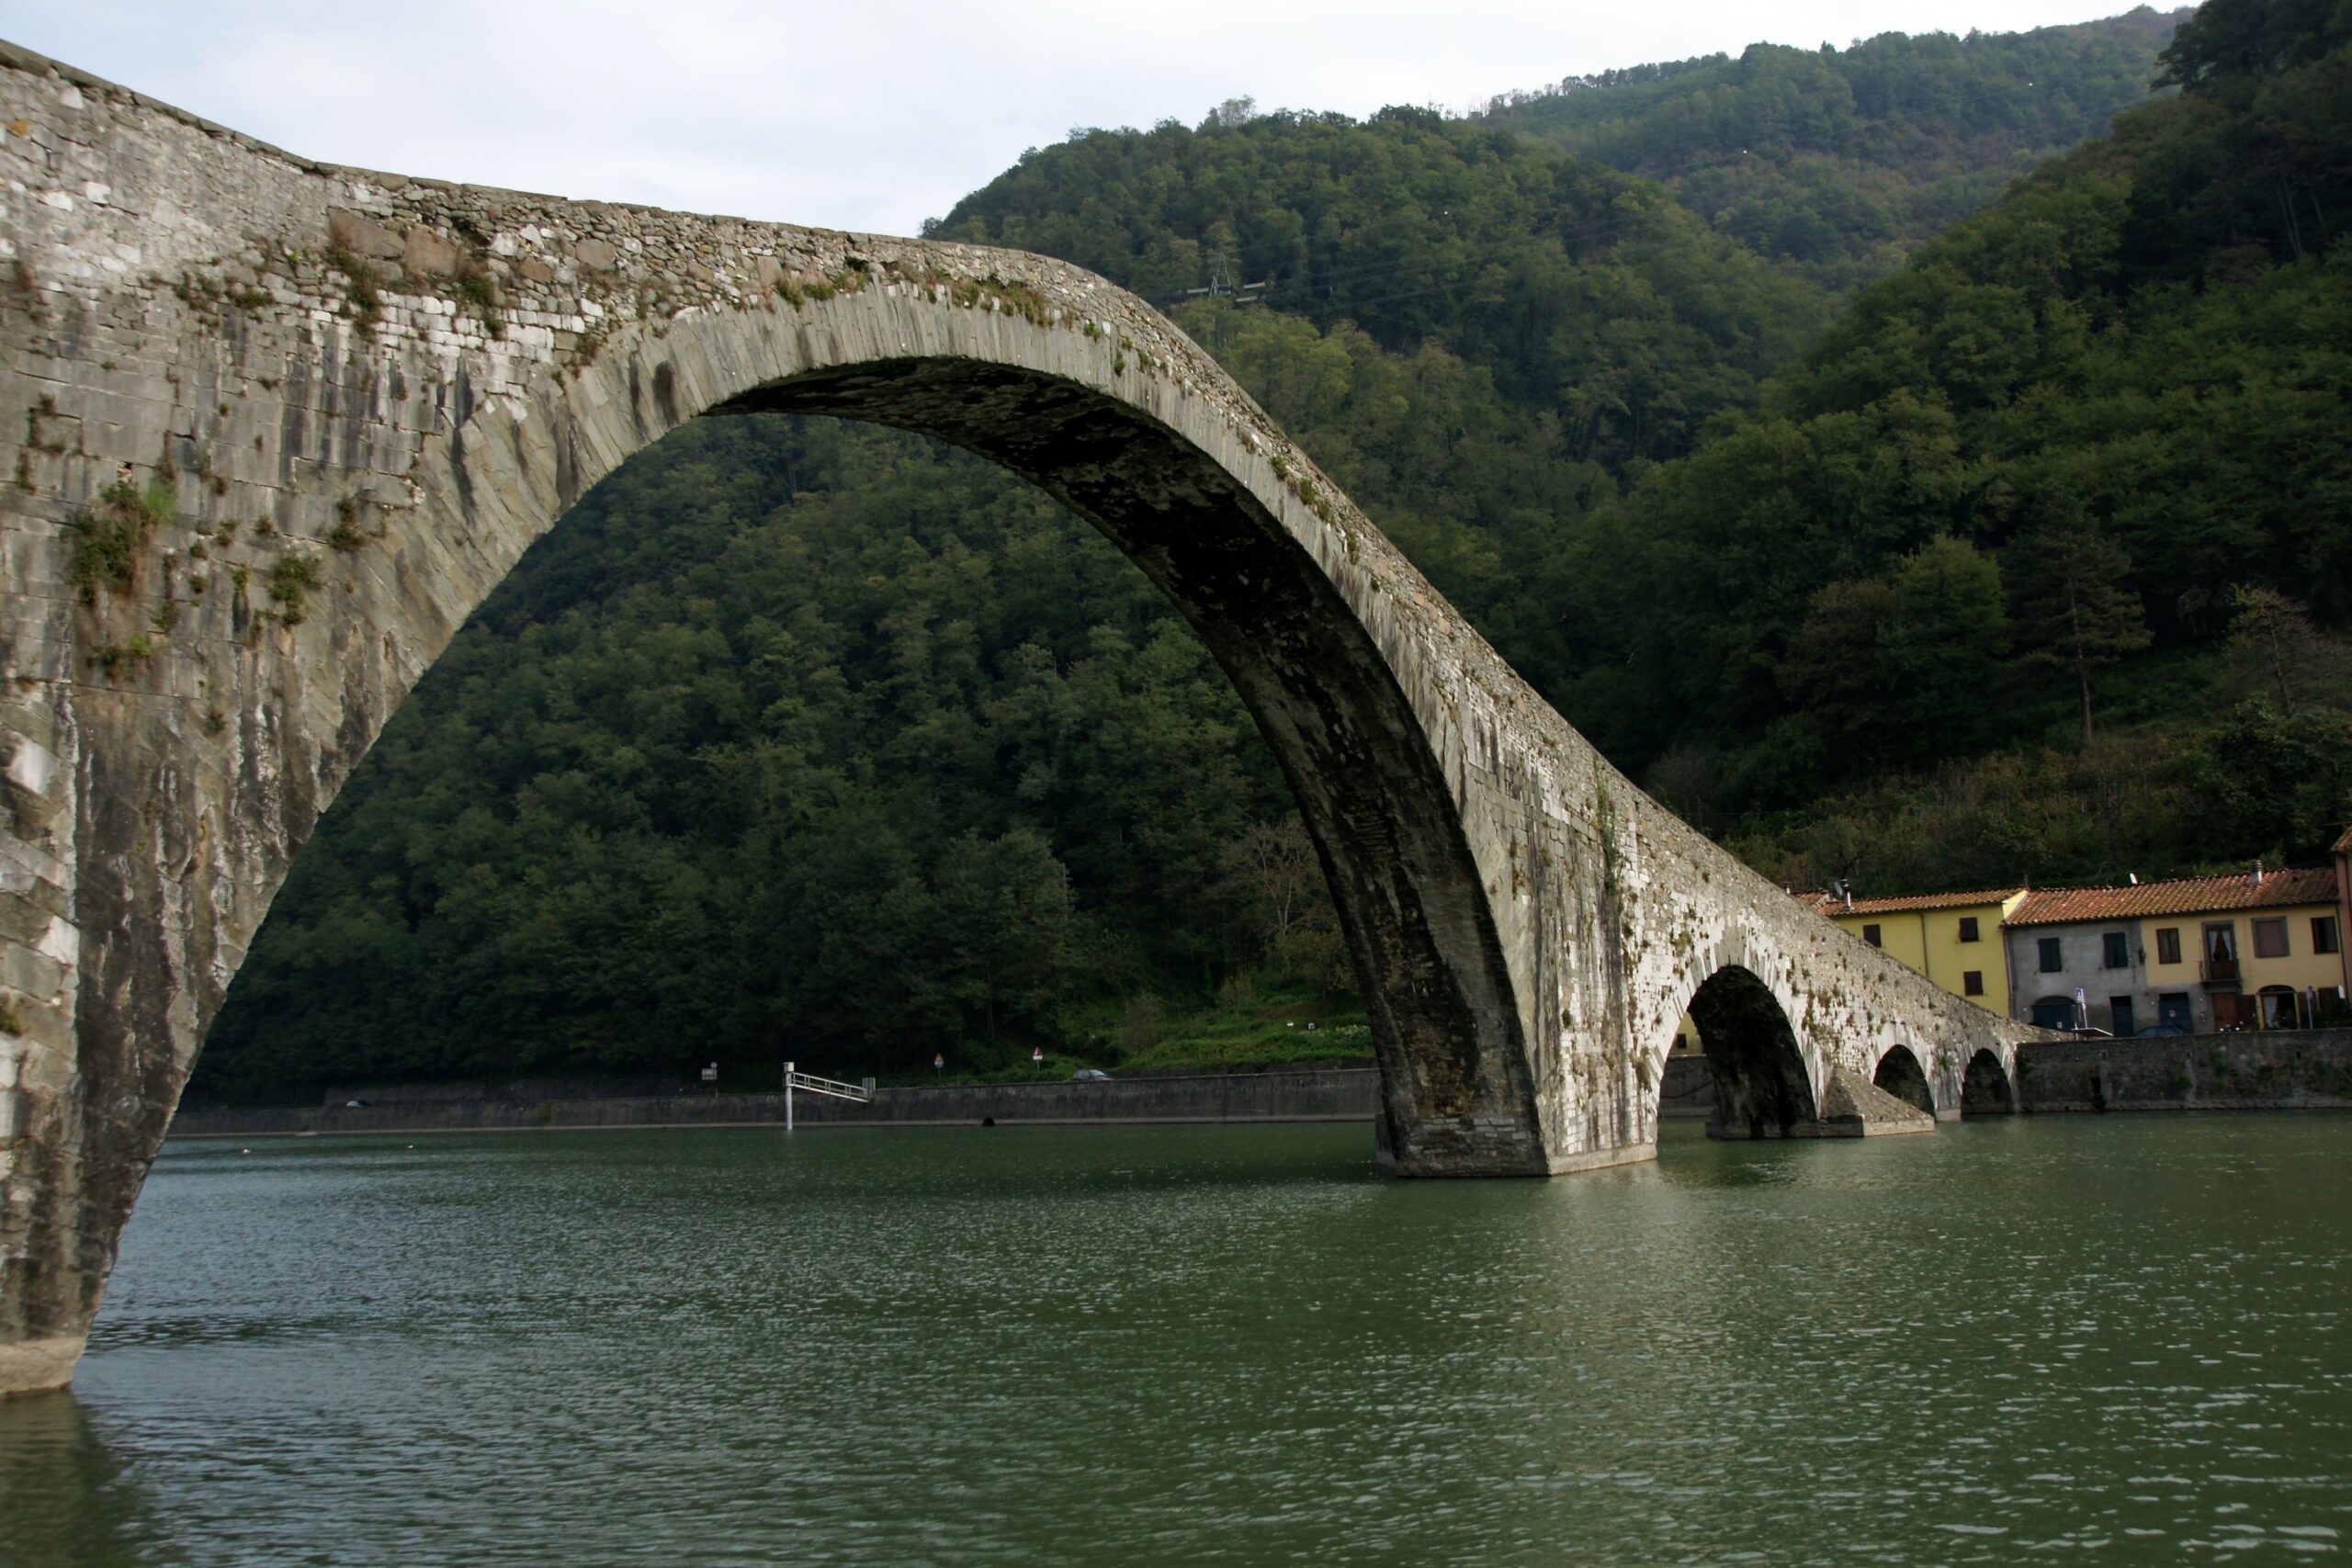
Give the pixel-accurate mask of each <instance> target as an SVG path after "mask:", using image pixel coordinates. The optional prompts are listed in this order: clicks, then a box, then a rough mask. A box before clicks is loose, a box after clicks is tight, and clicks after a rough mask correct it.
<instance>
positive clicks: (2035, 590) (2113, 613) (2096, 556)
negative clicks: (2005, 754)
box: [2011, 513, 2150, 750]
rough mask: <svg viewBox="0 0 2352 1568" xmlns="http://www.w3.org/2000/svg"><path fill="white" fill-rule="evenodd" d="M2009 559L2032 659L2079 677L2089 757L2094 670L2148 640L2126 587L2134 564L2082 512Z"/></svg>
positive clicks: (2030, 539)
mask: <svg viewBox="0 0 2352 1568" xmlns="http://www.w3.org/2000/svg"><path fill="white" fill-rule="evenodd" d="M2011 557H2012V559H2013V560H2014V561H2015V562H2016V567H2015V570H2016V576H2017V597H2018V609H2019V616H2018V618H2019V622H2020V624H2021V627H2022V630H2023V632H2024V637H2025V641H2026V646H2027V649H2028V657H2029V658H2031V659H2033V660H2037V661H2039V662H2041V663H2043V664H2048V665H2052V666H2054V667H2056V668H2058V669H2062V670H2064V671H2066V672H2067V673H2068V674H2069V675H2071V676H2072V677H2073V678H2074V684H2075V691H2076V694H2077V695H2078V696H2079V698H2080V699H2081V703H2082V712H2083V748H2084V750H2089V749H2090V744H2091V671H2093V670H2095V669H2099V668H2101V667H2103V666H2106V665H2109V664H2112V663H2114V662H2116V661H2117V660H2120V659H2122V658H2124V657H2126V656H2127V655H2130V654H2133V653H2137V652H2139V651H2140V650H2141V649H2143V648H2146V647H2147V646H2148V643H2149V641H2150V637H2149V633H2148V623H2147V620H2146V618H2145V617H2144V616H2143V615H2142V614H2141V609H2140V596H2139V595H2138V594H2136V593H2134V592H2131V590H2130V589H2128V588H2126V587H2124V586H2123V583H2124V582H2125V581H2127V579H2128V578H2129V577H2130V575H2131V562H2130V560H2129V559H2128V558H2126V557H2125V556H2124V554H2123V552H2122V551H2120V550H2119V549H2117V548H2116V547H2114V546H2113V545H2111V544H2109V542H2108V541H2107V539H2106V538H2105V537H2103V536H2101V535H2100V533H2099V531H2098V526H2097V525H2094V524H2093V523H2092V522H2091V521H2090V520H2089V519H2088V518H2086V517H2084V516H2082V515H2081V514H2080V513H2075V514H2073V515H2071V516H2068V517H2066V518H2064V520H2062V521H2060V522H2057V523H2054V524H2052V525H2049V526H2048V527H2045V528H2043V529H2041V530H2040V531H2038V532H2036V533H2032V534H2029V535H2027V536H2024V537H2023V538H2020V539H2019V540H2018V542H2017V544H2016V545H2015V546H2014V547H2013V548H2012V551H2011Z"/></svg>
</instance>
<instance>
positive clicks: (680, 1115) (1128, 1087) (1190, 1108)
mask: <svg viewBox="0 0 2352 1568" xmlns="http://www.w3.org/2000/svg"><path fill="white" fill-rule="evenodd" d="M1379 1110H1380V1074H1379V1072H1378V1070H1377V1069H1375V1068H1372V1067H1338V1068H1329V1069H1325V1070H1322V1071H1317V1072H1306V1073H1201V1074H1188V1075H1186V1076H1184V1077H1164V1078H1115V1079H1114V1080H1112V1081H1111V1082H1109V1083H1042V1084H943V1085H940V1086H938V1087H935V1088H934V1087H930V1086H918V1087H912V1088H899V1089H876V1090H875V1093H874V1101H873V1103H872V1104H870V1105H859V1104H856V1103H854V1102H852V1101H849V1100H831V1099H828V1098H826V1097H824V1096H822V1095H815V1094H797V1095H795V1096H793V1111H792V1114H793V1120H794V1121H795V1122H806V1123H809V1124H810V1125H834V1124H840V1125H858V1126H867V1125H870V1126H892V1125H899V1124H908V1123H928V1124H933V1125H945V1124H973V1123H978V1122H981V1121H982V1120H984V1119H991V1118H992V1119H994V1120H995V1121H997V1122H1001V1123H1004V1124H1006V1125H1012V1124H1015V1123H1019V1122H1040V1123H1042V1122H1054V1123H1064V1122H1069V1123H1080V1122H1369V1121H1371V1120H1372V1119H1373V1117H1374V1116H1375V1115H1376V1114H1378V1112H1379ZM746 1122H749V1123H758V1124H763V1125H764V1124H767V1123H771V1122H772V1123H774V1124H775V1125H776V1126H779V1127H781V1126H783V1125H784V1096H783V1095H782V1094H780V1093H778V1094H669V1095H645V1096H635V1097H620V1098H610V1097H606V1098H597V1099H591V1100H552V1099H551V1100H540V1101H537V1102H532V1101H526V1100H508V1099H497V1100H482V1099H474V1100H410V1101H404V1102H401V1103H398V1104H391V1105H365V1106H358V1107H350V1106H324V1107H304V1108H301V1109H299V1110H294V1109H285V1110H275V1111H265V1110H247V1111H181V1112H180V1113H179V1115H178V1116H176V1117H175V1118H174V1119H173V1122H172V1126H171V1136H173V1137H175V1138H182V1137H187V1138H198V1137H226V1136H232V1135H242V1136H247V1137H254V1136H265V1135H269V1134H301V1133H394V1132H399V1133H456V1132H463V1133H474V1132H528V1131H530V1130H532V1129H534V1128H540V1127H550V1128H560V1127H706V1126H720V1125H735V1124H739V1123H746Z"/></svg>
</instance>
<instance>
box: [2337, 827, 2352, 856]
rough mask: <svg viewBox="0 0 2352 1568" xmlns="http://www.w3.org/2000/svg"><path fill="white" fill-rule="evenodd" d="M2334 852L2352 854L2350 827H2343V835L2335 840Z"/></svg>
mask: <svg viewBox="0 0 2352 1568" xmlns="http://www.w3.org/2000/svg"><path fill="white" fill-rule="evenodd" d="M2335 852H2336V853H2337V854H2340V855H2345V854H2352V828H2346V829H2344V837H2342V838H2340V839H2338V840H2335Z"/></svg>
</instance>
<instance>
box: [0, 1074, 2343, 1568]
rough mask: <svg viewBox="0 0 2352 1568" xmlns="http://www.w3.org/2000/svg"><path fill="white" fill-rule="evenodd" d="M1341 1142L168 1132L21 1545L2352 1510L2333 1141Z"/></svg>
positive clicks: (1356, 1541) (654, 1553)
mask: <svg viewBox="0 0 2352 1568" xmlns="http://www.w3.org/2000/svg"><path fill="white" fill-rule="evenodd" d="M1371 1143H1372V1139H1371V1134H1370V1133H1369V1131H1368V1130H1367V1129H1365V1128H1363V1127H1362V1126H1344V1127H1329V1126H1322V1127H1152V1128H1132V1129H1113V1128H1104V1129H1070V1128H1054V1129H1032V1130H1021V1129H1011V1128H1002V1129H995V1130H982V1129H977V1128H975V1129H969V1130H962V1129H956V1130H900V1131H886V1130H865V1129H860V1130H804V1131H803V1132H801V1133H799V1134H794V1135H792V1136H791V1137H789V1138H787V1137H786V1135H785V1134H782V1133H780V1132H774V1131H765V1130H756V1131H754V1130H738V1131H686V1132H626V1133H579V1134H560V1133H556V1134H536V1135H522V1136H511V1137H510V1136H496V1137H417V1138H413V1139H411V1138H383V1139H367V1140H357V1139H353V1140H338V1139H308V1140H291V1139H286V1140H258V1139H257V1140H253V1141H251V1142H249V1143H247V1144H237V1143H220V1142H203V1143H185V1144H175V1145H171V1146H170V1147H169V1148H167V1150H166V1151H165V1153H164V1156H163V1158H162V1159H161V1161H159V1162H158V1164H157V1165H156V1167H155V1170H154V1174H153V1177H152V1178H151V1179H150V1180H149V1182H148V1184H147V1189H146V1193H145V1196H144V1197H143V1198H142V1199H141V1202H140V1207H139V1211H138V1213H137V1216H136V1217H135V1218H134V1220H133V1221H132V1223H131V1225H130V1234H129V1235H128V1236H127V1237H126V1239H125V1241H124V1244H123V1249H122V1258H121V1265H120V1268H119V1271H118V1272H117V1274H116V1276H115V1282H114V1286H113V1289H112V1292H111V1293H110V1294H109V1297H108V1300H107V1306H106V1310H105V1312H104V1313H103V1314H101V1316H100V1319H99V1324H98V1328H97V1331H96V1334H95V1335H94V1337H93V1338H92V1341H91V1346H90V1353H89V1356H88V1359H86V1360H85V1362H84V1363H83V1367H82V1371H81V1374H80V1377H79V1379H78V1380H77V1382H76V1385H75V1389H74V1393H71V1394H64V1395H56V1396H50V1397H44V1398H40V1399H32V1400H19V1401H16V1402H12V1403H7V1404H0V1563H5V1564H6V1568H48V1565H51V1564H65V1563H72V1564H85V1563H89V1564H114V1563H126V1564H128V1563H141V1564H143V1563H178V1562H187V1563H206V1564H209V1563H278V1562H286V1563H338V1564H340V1563H354V1564H379V1563H380V1564H398V1565H401V1568H412V1565H423V1564H439V1563H465V1564H477V1563H497V1564H503V1563H531V1564H558V1565H562V1568H586V1565H591V1564H602V1563H624V1562H626V1563H638V1562H644V1563H696V1564H700V1563H709V1564H719V1563H727V1564H738V1563H741V1564H752V1563H783V1562H791V1563H858V1564H893V1565H896V1564H910V1563H932V1562H939V1563H994V1562H1003V1563H1024V1564H1029V1563H1097V1562H1100V1563H1116V1564H1121V1565H1126V1568H1135V1565H1141V1564H1151V1563H1161V1562H1204V1563H1207V1562H1216V1563H1278V1562H1300V1563H1414V1564H1418V1563H1465V1564H1468V1563H1494V1564H1546V1565H1551V1564H1585V1563H1636V1564H1647V1563H1679V1562H1760V1563H1770V1564H1782V1563H1811V1562H1840V1563H1850V1562H1877V1563H1948V1562H2016V1561H2024V1560H2027V1559H2045V1558H2046V1559H2054V1560H2059V1561H2066V1560H2073V1559H2097V1560H2100V1561H2104V1562H2152V1563H2170V1562H2207V1561H2212V1560H2216V1559H2224V1558H2227V1559H2237V1558H2241V1557H2245V1556H2249V1555H2251V1556H2253V1557H2255V1558H2256V1559H2257V1560H2258V1559H2263V1558H2269V1559H2273V1560H2277V1559H2283V1558H2287V1557H2301V1556H2306V1555H2329V1554H2335V1553H2338V1552H2340V1551H2342V1550H2343V1548H2344V1546H2345V1544H2346V1540H2347V1538H2352V1324H2348V1323H2347V1320H2346V1313H2347V1310H2352V1269H2347V1258H2352V1118H2337V1117H2326V1116H2319V1115H2312V1116H2304V1117H2295V1116H2289V1115H2277V1116H2241V1117H2215V1118H2161V1117H2107V1118H2071V1119H2043V1120H2032V1119H2024V1120H2014V1121H2003V1122H1970V1123H1967V1124H1965V1125H1959V1126H1947V1127H1945V1128H1943V1129H1942V1130H1940V1131H1939V1132H1938V1133H1937V1134H1935V1135H1934V1136H1932V1137H1914V1138H1889V1139H1883V1140H1880V1139H1873V1140H1871V1141H1869V1142H1867V1143H1847V1144H1819V1145H1756V1144H1728V1145H1711V1144H1708V1143H1707V1142H1705V1141H1704V1140H1703V1139H1702V1138H1700V1137H1698V1136H1697V1135H1696V1134H1695V1132H1694V1131H1692V1130H1690V1129H1688V1128H1687V1127H1676V1128H1672V1129H1670V1130H1669V1137H1668V1144H1667V1146H1666V1148H1665V1149H1664V1151H1663V1155H1662V1157H1661V1158H1660V1159H1659V1160H1658V1161H1657V1163H1656V1164H1655V1165H1644V1166H1636V1167H1630V1168H1623V1169H1618V1170H1610V1171H1601V1172H1597V1173H1592V1174H1588V1175H1582V1176H1577V1177H1571V1178H1565V1179H1559V1180H1555V1181H1548V1182H1546V1181H1489V1182H1447V1183H1439V1182H1399V1181H1395V1180H1391V1179H1386V1178H1385V1177H1384V1176H1382V1175H1381V1174H1380V1173H1379V1172H1378V1170H1377V1168H1375V1167H1374V1164H1373V1161H1372V1157H1371V1156H1372V1147H1371Z"/></svg>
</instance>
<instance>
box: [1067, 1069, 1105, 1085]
mask: <svg viewBox="0 0 2352 1568" xmlns="http://www.w3.org/2000/svg"><path fill="white" fill-rule="evenodd" d="M1069 1081H1070V1082H1072V1083H1109V1082H1110V1081H1111V1075H1110V1074H1108V1073H1106V1072H1104V1071H1103V1069H1102V1068H1100V1067H1080V1068H1079V1069H1078V1071H1076V1072H1074V1073H1072V1074H1070V1076H1069Z"/></svg>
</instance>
